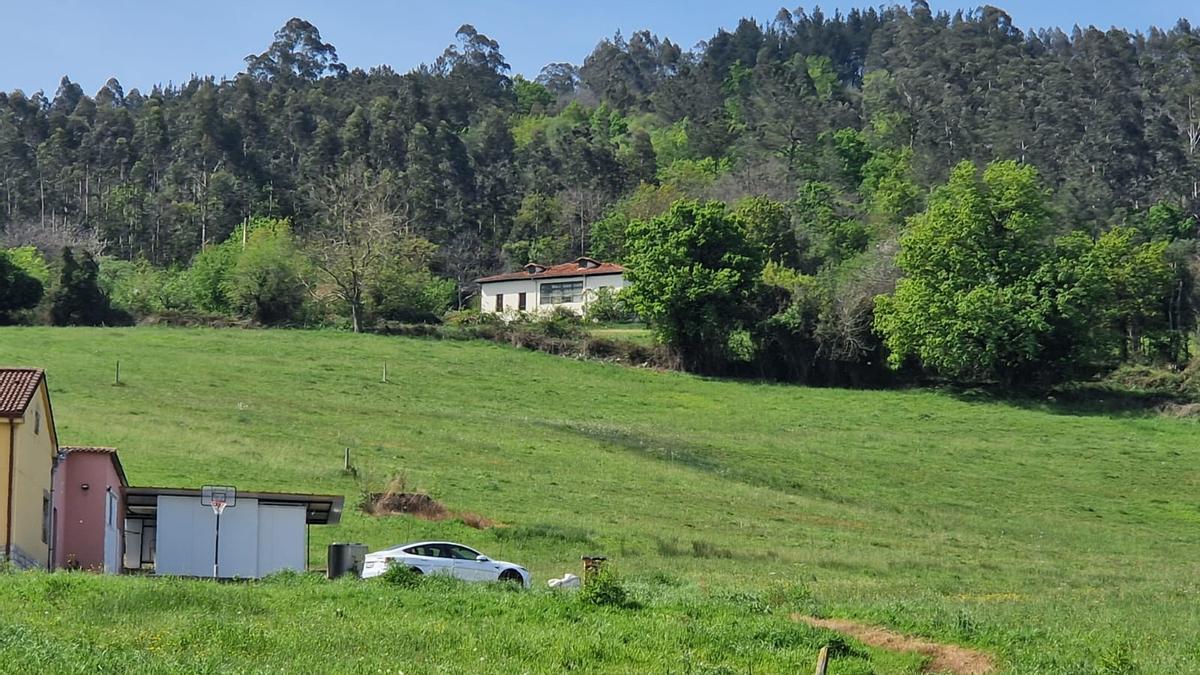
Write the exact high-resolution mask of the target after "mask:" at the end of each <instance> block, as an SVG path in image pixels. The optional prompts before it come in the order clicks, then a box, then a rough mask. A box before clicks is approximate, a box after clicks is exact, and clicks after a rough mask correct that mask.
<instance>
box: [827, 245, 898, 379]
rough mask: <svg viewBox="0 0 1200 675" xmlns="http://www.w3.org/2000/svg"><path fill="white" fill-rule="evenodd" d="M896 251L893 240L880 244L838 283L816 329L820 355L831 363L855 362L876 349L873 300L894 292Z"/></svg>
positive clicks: (896, 278)
mask: <svg viewBox="0 0 1200 675" xmlns="http://www.w3.org/2000/svg"><path fill="white" fill-rule="evenodd" d="M897 249H898V245H897V243H896V240H895V239H887V240H884V241H882V242H880V243H879V244H878V245H877V246H876V247H875V249H874V250H873V251H871V253H870V256H869V257H868V258H867V259H866V260H865V261H864V264H863V266H862V267H861V268H860V269H858V270H857V271H856V273H855V274H854V275H853V276H851V277H849V278H847V279H844V280H839V281H838V282H837V284H836V285H835V287H834V288H833V289H832V297H831V298H830V305H829V308H828V309H827V310H826V311H825V312H824V313H823V315H822V317H821V324H820V327H819V328H818V333H819V335H818V338H819V342H820V348H819V351H820V352H821V354H823V355H824V356H826V357H828V358H829V359H831V360H833V361H845V362H854V361H859V360H862V359H863V358H864V357H866V356H867V355H868V354H870V352H871V351H873V350H874V349H875V347H876V345H877V343H878V338H877V337H876V335H875V333H874V329H873V324H874V321H875V298H876V297H878V296H880V295H886V294H888V293H891V292H892V291H894V290H896V282H897V281H898V280H899V279H900V268H898V267H897V266H896V251H897Z"/></svg>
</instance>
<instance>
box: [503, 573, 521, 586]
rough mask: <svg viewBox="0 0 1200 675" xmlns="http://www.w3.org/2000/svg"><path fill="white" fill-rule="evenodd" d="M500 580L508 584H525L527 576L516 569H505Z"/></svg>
mask: <svg viewBox="0 0 1200 675" xmlns="http://www.w3.org/2000/svg"><path fill="white" fill-rule="evenodd" d="M500 581H503V582H504V583H507V584H521V585H524V584H525V578H524V577H522V576H521V573H520V572H518V571H516V570H504V571H503V572H501V573H500Z"/></svg>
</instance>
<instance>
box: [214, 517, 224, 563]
mask: <svg viewBox="0 0 1200 675" xmlns="http://www.w3.org/2000/svg"><path fill="white" fill-rule="evenodd" d="M224 510H225V509H221V510H220V511H217V537H216V541H215V543H214V544H213V579H217V578H219V572H220V571H221V511H224Z"/></svg>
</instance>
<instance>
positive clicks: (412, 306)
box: [368, 237, 458, 323]
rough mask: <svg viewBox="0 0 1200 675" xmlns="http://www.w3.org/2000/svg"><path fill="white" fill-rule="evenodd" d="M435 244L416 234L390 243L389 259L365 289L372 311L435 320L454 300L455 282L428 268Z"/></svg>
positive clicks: (404, 319) (419, 320)
mask: <svg viewBox="0 0 1200 675" xmlns="http://www.w3.org/2000/svg"><path fill="white" fill-rule="evenodd" d="M436 253H437V247H436V246H434V245H433V244H432V243H430V242H429V241H426V240H425V239H420V238H418V237H401V238H400V239H399V240H398V241H397V242H395V243H394V244H392V246H391V251H390V254H389V255H388V261H387V263H386V264H385V265H384V267H383V268H382V269H381V270H380V272H379V274H378V275H377V276H376V277H375V279H374V280H373V282H372V284H371V287H370V289H369V291H368V296H369V298H370V310H371V312H372V313H373V314H374V315H375V316H377V317H378V318H381V319H387V320H389V321H402V322H405V323H436V322H438V321H440V320H441V317H442V315H443V314H445V313H446V311H447V310H448V309H450V307H451V305H452V304H453V303H454V300H455V294H456V292H457V290H458V289H457V286H456V285H455V283H454V281H453V280H452V279H444V278H441V277H438V276H436V275H435V274H434V273H433V271H432V270H431V269H430V268H431V266H432V264H433V261H434V258H435V255H436Z"/></svg>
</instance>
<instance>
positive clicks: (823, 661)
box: [816, 645, 829, 675]
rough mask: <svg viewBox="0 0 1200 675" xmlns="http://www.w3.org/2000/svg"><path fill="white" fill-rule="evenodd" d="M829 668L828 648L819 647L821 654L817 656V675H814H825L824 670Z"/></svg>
mask: <svg viewBox="0 0 1200 675" xmlns="http://www.w3.org/2000/svg"><path fill="white" fill-rule="evenodd" d="M828 667H829V646H828V645H826V646H824V647H821V652H820V653H819V654H817V673H816V675H825V670H826V669H827V668H828Z"/></svg>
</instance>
